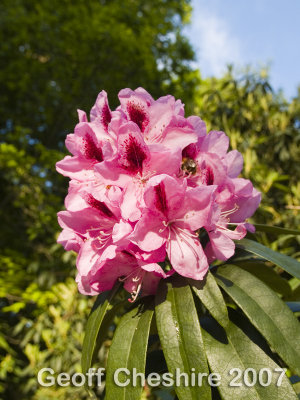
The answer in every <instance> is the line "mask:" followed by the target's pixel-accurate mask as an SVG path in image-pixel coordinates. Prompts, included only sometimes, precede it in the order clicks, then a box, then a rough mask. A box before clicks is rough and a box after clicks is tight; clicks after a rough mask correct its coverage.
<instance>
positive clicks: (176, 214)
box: [56, 88, 261, 301]
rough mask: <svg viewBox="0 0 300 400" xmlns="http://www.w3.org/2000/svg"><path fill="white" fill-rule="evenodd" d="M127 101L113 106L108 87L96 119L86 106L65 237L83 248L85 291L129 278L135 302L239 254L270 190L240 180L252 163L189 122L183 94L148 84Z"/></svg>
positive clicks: (70, 140)
mask: <svg viewBox="0 0 300 400" xmlns="http://www.w3.org/2000/svg"><path fill="white" fill-rule="evenodd" d="M119 100H120V106H119V107H118V108H117V109H116V110H115V111H111V110H110V108H109V105H108V101H107V94H106V92H105V91H102V92H101V93H100V94H99V95H98V98H97V100H96V103H95V105H94V106H93V108H92V110H91V113H90V122H89V121H88V118H87V116H86V114H85V113H84V112H83V111H79V112H78V114H79V123H78V124H77V125H76V127H75V131H74V133H72V134H69V135H68V136H67V139H66V146H67V148H68V150H69V151H70V153H71V154H72V156H66V157H65V158H64V159H63V160H62V161H59V162H58V163H57V164H56V168H57V171H58V172H60V173H61V174H63V175H65V176H68V177H69V178H71V181H70V185H69V192H68V195H67V197H66V199H65V207H66V211H61V212H59V213H58V221H59V224H60V226H61V227H62V228H63V230H62V232H61V234H60V236H59V238H58V242H59V243H61V244H62V245H63V246H64V247H65V249H66V250H74V251H75V252H77V253H78V257H77V268H78V275H77V278H76V281H77V283H78V287H79V290H80V292H81V293H84V294H89V295H95V294H98V293H100V292H102V291H105V290H109V289H111V288H112V287H113V285H114V284H115V282H116V281H117V280H121V281H123V282H124V288H125V289H126V290H127V291H128V292H130V293H131V295H132V301H133V300H135V299H136V297H137V296H138V294H139V292H140V290H142V294H143V295H147V294H153V293H155V291H156V288H157V285H158V282H159V280H160V279H162V278H166V277H168V276H170V275H171V274H173V273H174V272H177V273H178V274H180V275H182V276H184V277H188V278H193V279H196V280H201V279H203V278H204V276H205V275H206V273H207V271H208V267H209V262H212V261H213V260H214V259H219V260H227V259H228V258H230V257H231V256H232V255H233V254H234V249H235V245H234V242H233V239H241V238H243V237H244V236H245V235H246V232H247V228H248V229H252V228H253V227H252V226H251V225H250V224H247V223H246V219H247V218H249V217H250V216H251V215H252V214H253V213H254V211H255V210H256V209H257V207H258V205H259V203H260V199H261V196H260V193H259V192H258V191H257V190H256V189H254V188H253V186H252V184H251V182H250V181H249V180H245V179H242V178H238V175H239V174H240V172H241V170H242V166H243V159H242V156H241V154H240V153H239V152H238V151H236V150H233V151H229V152H228V151H227V150H228V146H229V139H228V137H227V136H226V135H225V133H223V132H219V131H211V132H208V133H207V132H206V126H205V123H204V122H203V121H202V120H201V119H200V118H199V117H196V116H191V117H188V118H185V117H184V105H183V104H182V103H181V101H180V100H175V99H174V97H173V96H164V97H161V98H159V99H158V100H154V99H153V98H152V97H151V95H150V94H149V93H148V92H146V91H145V90H144V89H142V88H138V89H136V90H135V91H132V90H130V89H124V90H121V91H120V93H119ZM199 235H200V236H201V237H203V236H204V237H205V243H206V244H205V245H202V244H201V241H200V240H199ZM203 247H204V248H203Z"/></svg>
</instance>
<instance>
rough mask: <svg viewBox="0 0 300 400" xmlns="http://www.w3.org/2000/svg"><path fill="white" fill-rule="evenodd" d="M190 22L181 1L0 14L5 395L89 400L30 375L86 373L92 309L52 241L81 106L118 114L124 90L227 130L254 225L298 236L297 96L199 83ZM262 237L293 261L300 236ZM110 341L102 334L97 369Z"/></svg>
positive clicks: (258, 82)
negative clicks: (139, 90)
mask: <svg viewBox="0 0 300 400" xmlns="http://www.w3.org/2000/svg"><path fill="white" fill-rule="evenodd" d="M190 11H191V9H190V4H189V1H188V0H180V1H178V0H151V1H150V0H144V1H140V0H129V1H126V2H124V1H121V0H110V1H108V0H99V1H96V0H91V1H89V2H84V1H81V0H75V1H72V2H71V1H69V0H63V1H57V0H53V1H51V2H48V1H47V0H41V1H39V2H35V1H32V0H28V1H25V0H15V1H13V2H11V1H9V0H3V1H2V2H1V4H0V22H1V23H0V39H1V48H0V83H1V89H2V90H1V97H0V111H1V112H0V168H1V173H0V186H1V193H2V195H1V199H0V202H1V209H0V221H1V230H0V243H1V266H0V315H1V320H0V398H1V397H2V398H3V399H10V400H14V399H33V400H37V399H41V400H47V399H53V398H57V399H77V398H79V397H80V398H82V399H84V398H86V397H87V394H86V393H85V391H84V389H76V388H74V387H73V388H68V387H67V388H54V387H53V388H42V387H39V386H38V385H37V381H36V374H37V371H38V370H39V369H40V368H42V367H44V366H48V367H52V368H53V369H54V370H55V371H57V372H58V373H59V372H60V371H64V372H69V373H73V372H75V371H80V356H81V346H82V340H83V335H84V329H85V324H86V318H87V315H88V314H89V311H90V309H91V307H92V304H93V301H94V299H90V298H87V297H83V296H81V295H79V294H78V293H77V288H76V285H75V283H74V279H73V278H74V274H75V258H74V255H73V254H71V253H65V252H64V251H63V249H62V248H61V247H60V246H59V245H57V244H56V237H57V235H58V232H59V227H58V225H57V221H56V213H57V211H58V210H60V209H61V208H62V207H63V198H64V196H65V194H66V188H67V181H66V180H65V179H64V178H63V177H61V176H59V175H58V174H57V173H56V172H55V168H54V165H55V162H56V161H57V160H59V159H61V158H62V157H63V156H64V155H65V154H66V150H65V148H64V143H63V142H64V138H65V135H66V133H68V132H69V131H71V130H72V129H73V127H74V125H75V123H76V119H77V116H76V109H77V108H80V109H84V110H87V111H88V110H89V109H90V107H91V106H92V104H93V102H94V100H95V98H96V95H97V93H98V92H99V91H100V90H101V89H105V90H107V92H108V94H109V97H110V103H111V105H112V107H114V106H115V105H116V103H117V93H118V91H119V90H120V89H121V88H123V87H131V88H133V89H134V88H136V87H137V86H143V87H145V88H146V89H147V90H148V91H150V92H151V94H152V95H153V96H154V97H158V96H161V95H163V94H166V93H172V94H173V95H175V96H176V97H180V98H182V100H183V101H184V102H185V104H186V111H187V114H191V113H194V114H197V115H200V116H201V117H202V118H203V119H204V120H205V121H206V122H207V123H208V125H209V127H210V128H212V129H218V130H224V131H225V132H226V133H227V134H228V135H229V136H230V139H231V146H232V148H237V149H238V150H240V151H242V153H243V155H244V159H245V168H244V176H245V177H247V178H250V179H251V180H252V181H253V182H254V184H255V186H256V187H257V188H258V189H259V190H261V191H262V193H263V202H262V206H261V208H260V210H259V211H258V212H257V214H256V216H255V219H256V222H259V223H271V224H276V225H278V226H283V227H284V226H285V227H288V228H299V226H300V212H299V210H300V183H299V172H300V164H299V160H300V90H299V91H298V96H297V97H295V98H294V99H293V100H291V101H287V100H286V99H285V98H284V96H283V94H282V93H278V92H274V91H273V90H272V87H271V86H270V83H269V80H268V76H267V75H266V73H265V72H264V71H261V72H259V73H257V72H252V71H245V73H244V74H243V75H239V76H237V75H235V74H234V72H233V71H232V69H229V70H228V72H227V73H226V74H225V75H224V76H223V77H222V78H219V79H217V78H211V79H205V80H204V79H202V78H201V75H200V73H199V71H197V70H195V69H194V68H193V67H192V63H191V61H192V60H193V59H194V52H193V50H192V48H191V46H190V44H189V43H188V41H187V39H186V38H185V37H184V36H183V34H182V27H183V24H184V23H186V22H188V19H189V15H190ZM260 240H261V241H262V242H263V243H265V244H267V245H269V246H270V247H271V248H273V249H274V250H277V249H279V250H280V251H281V252H283V253H286V254H288V255H292V256H294V257H296V258H297V257H298V258H299V256H300V250H299V237H298V239H297V238H296V237H292V236H290V235H283V236H280V237H279V238H277V237H273V236H272V235H267V234H266V233H263V234H260ZM274 271H275V272H276V273H277V274H278V273H279V274H281V275H282V277H284V278H285V279H286V281H287V283H288V285H289V287H290V289H291V290H288V291H287V292H286V295H285V299H286V300H298V301H299V300H300V280H298V279H296V278H293V279H291V277H290V276H289V275H288V274H286V273H282V270H280V269H279V268H278V267H276V268H275V269H274ZM117 318H118V317H117ZM117 321H118V320H116V322H117ZM108 344H109V336H108V338H107V341H106V342H104V345H103V346H102V349H101V351H100V354H99V356H100V359H101V360H103V359H104V357H105V351H104V349H105V346H107V345H108ZM143 396H144V397H145V398H153V399H154V398H159V396H160V395H159V393H156V394H154V393H152V394H150V393H147V392H146V391H145V393H144V394H143ZM150 396H152V397H150Z"/></svg>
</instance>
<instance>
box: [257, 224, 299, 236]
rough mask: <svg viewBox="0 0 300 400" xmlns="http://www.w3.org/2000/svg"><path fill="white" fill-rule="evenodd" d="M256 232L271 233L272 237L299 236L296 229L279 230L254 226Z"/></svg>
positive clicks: (271, 227)
mask: <svg viewBox="0 0 300 400" xmlns="http://www.w3.org/2000/svg"><path fill="white" fill-rule="evenodd" d="M254 226H255V228H256V230H257V231H258V232H266V233H273V234H274V235H300V231H298V230H296V229H287V228H280V227H279V226H271V225H263V224H254Z"/></svg>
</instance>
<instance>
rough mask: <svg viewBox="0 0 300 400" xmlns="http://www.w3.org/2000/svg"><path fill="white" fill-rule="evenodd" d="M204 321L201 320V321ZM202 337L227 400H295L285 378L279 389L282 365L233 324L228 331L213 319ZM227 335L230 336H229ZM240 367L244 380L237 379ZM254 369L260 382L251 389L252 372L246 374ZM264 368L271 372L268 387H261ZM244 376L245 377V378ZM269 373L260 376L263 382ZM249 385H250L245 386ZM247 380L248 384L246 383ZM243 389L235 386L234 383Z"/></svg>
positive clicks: (223, 395)
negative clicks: (248, 370)
mask: <svg viewBox="0 0 300 400" xmlns="http://www.w3.org/2000/svg"><path fill="white" fill-rule="evenodd" d="M201 321H202V320H201ZM202 332H203V338H204V344H205V349H206V354H207V358H208V362H209V366H210V369H211V371H212V372H214V373H218V374H220V385H219V386H218V389H219V391H220V394H221V396H222V399H224V400H232V399H239V400H249V399H251V400H260V399H261V400H274V399H278V400H279V399H284V400H296V399H297V396H296V394H295V392H294V390H293V388H292V386H291V384H290V382H289V380H288V378H287V377H286V375H284V376H283V379H282V382H281V385H280V386H277V382H278V378H279V375H280V373H279V372H275V369H276V368H279V366H278V365H277V364H276V363H275V362H274V361H273V360H271V358H269V357H268V356H267V355H266V354H265V353H264V352H263V351H262V350H261V349H260V348H259V347H258V346H257V345H256V344H255V343H253V342H252V341H251V340H250V339H249V338H248V337H247V336H246V335H245V334H244V333H243V331H242V330H240V329H239V328H238V327H237V326H236V325H235V324H234V323H232V322H230V323H229V325H228V326H227V328H226V333H225V331H224V330H223V329H222V328H221V326H220V325H218V324H217V323H216V321H214V320H213V319H212V318H210V319H206V320H205V321H204V323H203V328H202ZM226 334H227V335H226ZM236 368H238V369H239V370H240V371H241V372H242V374H241V377H240V378H238V379H236V380H234V378H235V377H236V375H237V372H234V370H233V369H236ZM247 368H253V370H254V371H255V372H253V373H254V374H256V375H257V383H256V384H255V385H253V386H251V382H252V373H251V372H249V373H247V372H245V371H247ZM263 368H268V369H269V370H270V376H271V381H270V384H269V385H268V386H263V385H261V384H260V380H259V373H260V370H262V369H263ZM230 371H231V372H230ZM244 374H245V375H244ZM266 374H267V373H266V372H265V373H264V374H263V375H262V376H261V379H262V383H263V384H264V383H267V382H266V379H267V376H266ZM244 377H245V378H246V383H248V382H250V386H248V385H246V384H245V383H244V382H245V381H244ZM247 378H248V381H247ZM235 383H236V384H240V386H232V385H233V384H235Z"/></svg>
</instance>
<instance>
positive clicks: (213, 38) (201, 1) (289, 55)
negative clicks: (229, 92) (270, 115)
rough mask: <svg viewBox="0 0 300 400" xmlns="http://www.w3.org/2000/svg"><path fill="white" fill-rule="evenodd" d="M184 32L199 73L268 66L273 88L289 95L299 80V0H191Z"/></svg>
mask: <svg viewBox="0 0 300 400" xmlns="http://www.w3.org/2000/svg"><path fill="white" fill-rule="evenodd" d="M192 4H193V8H194V11H193V15H192V22H191V25H190V26H189V27H187V28H186V30H185V32H186V34H187V36H188V37H189V38H190V40H191V42H192V44H193V46H194V49H195V50H196V54H197V65H198V67H199V68H200V71H201V73H202V76H203V77H206V76H211V75H215V76H221V75H222V72H224V70H225V69H226V64H228V63H233V64H234V65H235V66H236V67H237V69H239V68H243V67H245V66H246V65H251V66H252V67H253V68H256V69H257V68H260V67H266V66H269V67H270V69H269V71H270V79H271V83H272V85H273V87H274V88H275V89H279V88H281V89H283V91H284V93H285V95H286V97H287V98H291V97H292V96H293V95H296V92H297V91H296V87H297V86H298V85H300V0H251V1H249V0H248V1H246V0H193V1H192Z"/></svg>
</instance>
